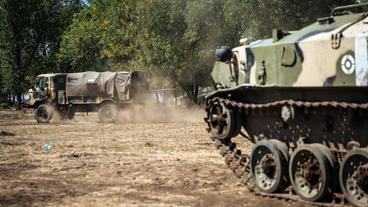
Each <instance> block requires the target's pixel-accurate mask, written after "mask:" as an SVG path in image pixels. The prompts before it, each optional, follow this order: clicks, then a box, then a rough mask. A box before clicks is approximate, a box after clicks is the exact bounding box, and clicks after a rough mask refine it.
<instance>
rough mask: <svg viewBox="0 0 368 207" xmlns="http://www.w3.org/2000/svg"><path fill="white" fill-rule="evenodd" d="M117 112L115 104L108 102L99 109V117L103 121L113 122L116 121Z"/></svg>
mask: <svg viewBox="0 0 368 207" xmlns="http://www.w3.org/2000/svg"><path fill="white" fill-rule="evenodd" d="M117 112H118V110H117V107H116V105H115V104H113V103H106V104H103V105H102V106H101V107H100V108H99V109H98V118H99V119H100V121H101V122H102V123H113V122H115V121H116V117H117Z"/></svg>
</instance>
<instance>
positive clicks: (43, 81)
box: [35, 77, 48, 90]
mask: <svg viewBox="0 0 368 207" xmlns="http://www.w3.org/2000/svg"><path fill="white" fill-rule="evenodd" d="M47 86H48V85H47V78H45V77H38V78H36V83H35V88H39V89H41V90H44V89H46V88H47Z"/></svg>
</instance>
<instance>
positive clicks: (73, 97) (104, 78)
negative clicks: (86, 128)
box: [26, 71, 150, 123]
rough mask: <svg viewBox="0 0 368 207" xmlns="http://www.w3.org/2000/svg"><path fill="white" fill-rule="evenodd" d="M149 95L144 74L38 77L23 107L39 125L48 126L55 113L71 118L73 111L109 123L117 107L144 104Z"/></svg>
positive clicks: (84, 74)
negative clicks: (91, 114) (32, 110)
mask: <svg viewBox="0 0 368 207" xmlns="http://www.w3.org/2000/svg"><path fill="white" fill-rule="evenodd" d="M149 92H150V91H149V83H148V74H147V73H146V72H144V71H133V72H102V73H99V72H81V73H54V74H41V75H38V76H37V78H36V82H35V84H34V86H33V87H32V88H31V89H30V90H29V91H28V93H29V99H28V100H27V103H26V106H27V107H29V108H35V109H36V111H35V118H36V120H37V122H39V123H48V122H49V121H50V120H51V119H52V117H53V116H54V114H55V113H59V114H60V118H61V119H72V118H73V117H74V114H75V113H76V112H98V117H99V119H100V121H101V122H104V123H110V122H114V121H115V120H116V118H117V114H118V113H117V112H118V110H119V109H120V108H124V107H127V106H129V105H131V104H144V103H145V101H146V100H147V97H148V95H149Z"/></svg>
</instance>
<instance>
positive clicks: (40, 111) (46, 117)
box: [35, 104, 54, 123]
mask: <svg viewBox="0 0 368 207" xmlns="http://www.w3.org/2000/svg"><path fill="white" fill-rule="evenodd" d="M53 114H54V113H53V111H52V108H51V106H49V105H46V104H42V105H40V106H39V107H38V108H37V110H36V112H35V118H36V120H37V122H38V123H48V122H49V121H50V120H51V118H52V115H53Z"/></svg>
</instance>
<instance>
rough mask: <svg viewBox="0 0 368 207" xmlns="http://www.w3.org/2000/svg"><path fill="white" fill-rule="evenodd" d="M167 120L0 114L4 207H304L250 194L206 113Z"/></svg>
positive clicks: (156, 116) (0, 193)
mask: <svg viewBox="0 0 368 207" xmlns="http://www.w3.org/2000/svg"><path fill="white" fill-rule="evenodd" d="M170 113H171V115H172V114H173V113H172V111H171V112H170ZM170 113H169V112H165V111H158V113H157V114H154V115H150V116H146V117H145V118H141V119H140V120H135V121H134V122H132V121H131V120H127V119H125V120H123V121H122V122H119V123H117V124H102V123H99V122H98V118H97V115H96V114H93V113H92V114H89V115H88V116H87V115H85V114H77V115H76V117H75V119H74V120H71V121H67V122H61V121H54V122H52V123H50V124H37V123H36V121H35V120H34V119H33V115H32V112H27V113H26V114H24V113H21V112H14V111H0V131H1V134H0V206H133V207H134V206H173V207H178V206H215V207H220V206H224V207H225V206H226V207H228V206H249V207H251V206H257V207H258V206H265V207H267V206H272V207H277V206H305V205H303V204H300V203H290V202H287V203H286V202H285V201H280V200H276V199H265V198H260V197H255V196H254V195H253V194H251V193H248V192H246V190H245V187H244V186H242V185H240V184H239V182H238V180H237V178H236V177H235V176H234V175H233V174H232V172H231V171H230V170H229V169H227V168H226V166H225V164H224V160H223V158H222V157H221V156H220V155H219V154H218V152H217V151H216V150H215V149H214V147H213V144H212V141H210V139H209V136H208V134H207V132H206V131H205V124H204V123H203V116H204V113H203V112H202V111H200V110H192V111H187V112H183V111H182V112H180V113H181V114H183V115H185V117H184V116H179V115H178V113H174V114H176V116H175V117H174V118H170V119H167V118H165V117H168V116H169V115H170ZM136 116H139V117H141V116H140V114H136ZM45 144H46V145H45ZM47 144H49V145H47Z"/></svg>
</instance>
